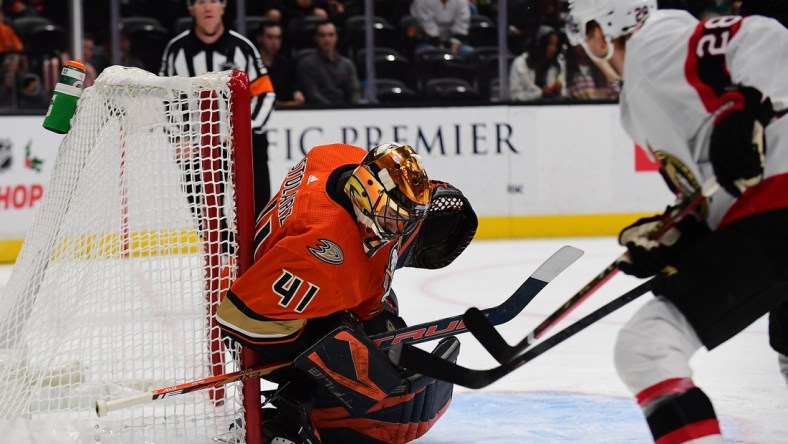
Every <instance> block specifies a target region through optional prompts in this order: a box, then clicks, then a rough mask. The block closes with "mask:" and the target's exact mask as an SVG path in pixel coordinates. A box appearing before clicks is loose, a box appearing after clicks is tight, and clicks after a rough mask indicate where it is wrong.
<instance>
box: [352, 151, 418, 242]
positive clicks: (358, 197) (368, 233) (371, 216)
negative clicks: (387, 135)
mask: <svg viewBox="0 0 788 444" xmlns="http://www.w3.org/2000/svg"><path fill="white" fill-rule="evenodd" d="M345 193H346V194H347V195H348V197H349V198H350V201H351V202H352V204H353V210H354V212H355V213H356V219H357V220H358V224H359V229H360V230H361V237H362V238H363V241H364V250H365V251H366V252H367V254H368V255H370V256H371V255H372V254H374V253H375V251H376V250H377V249H378V248H380V247H381V246H383V245H385V244H386V243H388V242H389V241H391V240H393V239H397V238H399V237H401V236H404V235H406V234H408V233H410V232H412V231H413V230H414V229H415V228H416V226H417V225H418V223H419V221H421V220H422V219H424V216H425V215H426V214H427V210H428V209H429V205H430V183H429V179H428V178H427V172H426V171H424V168H423V167H422V165H421V159H420V157H419V156H418V155H417V154H416V153H415V152H414V151H413V148H411V147H410V146H408V145H400V144H398V143H386V144H383V145H379V146H377V147H375V148H373V149H372V150H371V151H370V152H369V153H367V155H366V156H364V159H362V161H361V164H360V165H359V166H358V167H356V169H355V170H353V174H352V175H351V176H350V178H349V179H348V181H347V183H346V184H345Z"/></svg>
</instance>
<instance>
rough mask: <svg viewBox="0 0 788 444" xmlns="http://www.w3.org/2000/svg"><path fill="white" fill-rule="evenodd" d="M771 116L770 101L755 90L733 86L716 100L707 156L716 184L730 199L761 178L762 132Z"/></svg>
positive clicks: (764, 148) (772, 112)
mask: <svg viewBox="0 0 788 444" xmlns="http://www.w3.org/2000/svg"><path fill="white" fill-rule="evenodd" d="M772 117H774V110H773V108H772V103H771V101H770V100H769V98H768V97H763V95H762V94H761V92H760V91H758V90H757V89H755V88H752V87H749V86H741V85H734V86H731V87H729V88H727V89H726V90H725V92H724V93H723V94H722V95H721V96H720V97H719V101H718V105H717V109H716V111H715V112H714V128H713V130H712V133H711V143H710V145H709V157H710V160H711V165H712V167H713V168H714V174H715V175H716V176H717V181H718V182H719V183H720V185H721V186H722V187H723V188H724V189H725V191H727V192H728V193H730V194H731V195H732V196H735V197H738V196H740V195H741V193H743V192H744V190H746V189H747V188H750V187H753V186H755V185H758V184H759V183H760V182H761V180H762V179H763V156H764V153H765V152H766V142H765V140H764V135H763V129H764V127H765V126H766V125H768V124H769V121H770V120H771V119H772Z"/></svg>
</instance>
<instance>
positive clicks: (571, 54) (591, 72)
mask: <svg viewBox="0 0 788 444" xmlns="http://www.w3.org/2000/svg"><path fill="white" fill-rule="evenodd" d="M566 93H567V96H568V97H570V98H572V99H576V100H594V99H600V100H604V99H609V100H615V99H617V98H618V86H617V85H616V83H614V82H610V81H608V80H607V78H606V77H605V74H604V73H603V72H602V70H600V69H599V67H598V66H597V65H596V64H595V63H593V62H592V61H591V59H590V58H589V57H588V54H586V52H585V50H584V49H583V47H582V46H580V45H576V46H573V47H572V48H571V49H570V50H569V51H567V52H566Z"/></svg>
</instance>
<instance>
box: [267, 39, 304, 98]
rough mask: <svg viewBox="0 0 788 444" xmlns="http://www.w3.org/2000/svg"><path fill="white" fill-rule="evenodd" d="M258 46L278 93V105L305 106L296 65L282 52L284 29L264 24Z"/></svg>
mask: <svg viewBox="0 0 788 444" xmlns="http://www.w3.org/2000/svg"><path fill="white" fill-rule="evenodd" d="M257 45H258V49H259V50H260V56H261V57H262V59H263V64H264V65H265V66H266V67H267V68H268V75H269V76H270V77H271V83H273V85H274V91H276V105H277V106H293V105H301V104H303V103H304V101H305V99H304V93H303V92H301V90H300V89H299V88H298V87H297V85H296V75H295V73H296V70H295V63H294V62H293V60H292V59H291V58H290V57H288V56H286V55H285V54H282V52H281V49H282V27H281V26H280V25H279V24H276V23H264V24H263V26H262V27H261V28H260V32H259V33H258V34H257Z"/></svg>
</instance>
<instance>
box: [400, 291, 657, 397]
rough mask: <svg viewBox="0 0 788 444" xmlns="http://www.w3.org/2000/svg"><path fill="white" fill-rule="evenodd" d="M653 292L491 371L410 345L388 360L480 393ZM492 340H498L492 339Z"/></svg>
mask: <svg viewBox="0 0 788 444" xmlns="http://www.w3.org/2000/svg"><path fill="white" fill-rule="evenodd" d="M650 288H651V280H649V281H646V282H644V283H642V284H640V285H639V286H637V287H635V288H634V289H632V290H630V291H628V292H627V293H625V294H623V295H621V296H619V297H617V298H616V299H613V300H612V301H610V302H608V303H607V304H605V305H603V306H602V307H600V308H598V309H596V310H595V311H594V312H592V313H591V314H589V315H587V316H585V317H583V318H581V319H580V320H578V321H577V322H575V323H574V324H571V325H569V326H568V327H566V328H564V329H563V330H561V331H559V332H558V333H556V334H555V335H553V336H551V337H549V338H548V339H545V340H544V341H542V342H541V343H540V344H538V345H536V346H534V347H533V348H531V349H530V350H528V351H527V352H525V353H523V354H521V355H518V356H516V357H515V358H514V359H512V360H511V361H509V362H506V363H504V364H501V365H500V366H498V367H494V368H491V369H488V370H475V369H470V368H466V367H462V366H460V365H457V364H454V363H452V362H449V361H446V360H443V359H441V358H440V357H438V356H435V355H432V354H430V353H428V352H426V351H424V350H421V349H420V348H417V347H413V346H411V345H407V344H399V345H396V346H393V347H392V348H391V350H389V358H390V359H391V361H392V362H394V363H395V364H397V365H399V366H401V367H405V368H406V369H408V370H411V371H413V372H415V373H420V374H423V375H427V376H432V377H434V378H436V379H440V380H443V381H447V382H450V383H452V384H458V385H461V386H464V387H468V388H472V389H479V388H482V387H486V386H488V385H490V384H492V383H493V382H495V381H497V380H499V379H501V378H502V377H504V376H506V375H508V374H509V373H511V372H513V371H514V370H516V369H518V368H520V367H521V366H522V365H523V364H525V363H527V362H528V361H530V360H532V359H534V358H536V357H537V356H539V355H541V354H542V353H544V352H546V351H547V350H550V349H551V348H553V347H555V346H556V345H558V344H560V343H562V342H564V341H565V340H567V339H569V338H570V337H572V336H573V335H574V334H575V333H577V332H579V331H581V330H583V329H584V328H586V327H588V326H589V325H591V324H593V323H595V322H597V321H598V320H600V319H602V318H603V317H605V316H607V315H608V314H610V313H612V312H614V311H616V310H618V309H619V308H621V307H623V306H624V305H626V304H628V303H629V302H631V301H633V300H635V299H636V298H638V297H640V296H641V295H643V294H645V293H646V292H648V291H649V290H650ZM491 333H492V334H493V335H495V336H499V335H498V331H497V330H495V329H494V328H493V329H492V331H491ZM487 339H488V338H487V337H480V338H479V340H480V341H486V340H487ZM493 340H495V338H493ZM501 340H502V338H501Z"/></svg>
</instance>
